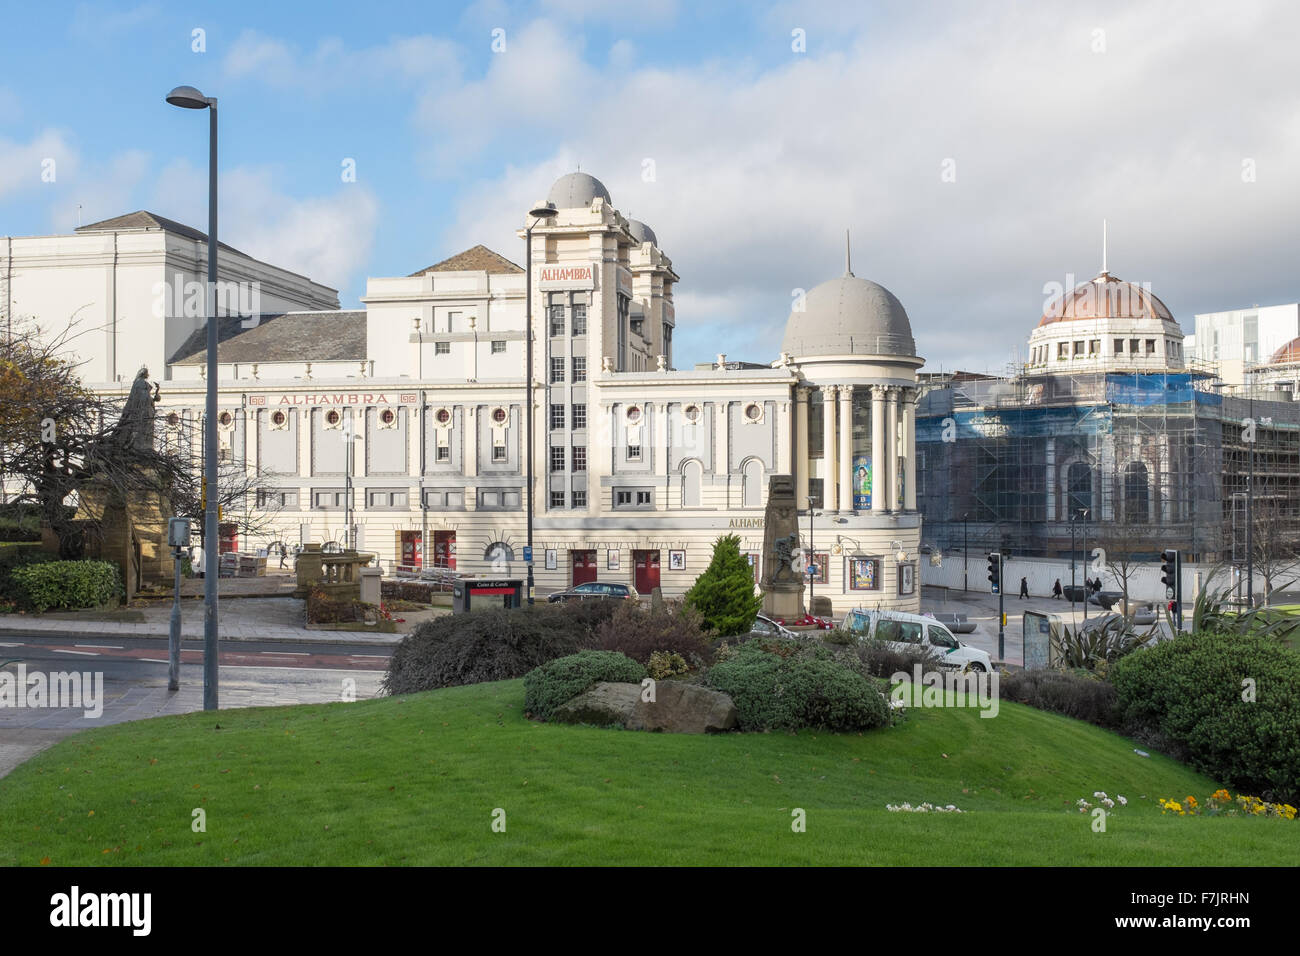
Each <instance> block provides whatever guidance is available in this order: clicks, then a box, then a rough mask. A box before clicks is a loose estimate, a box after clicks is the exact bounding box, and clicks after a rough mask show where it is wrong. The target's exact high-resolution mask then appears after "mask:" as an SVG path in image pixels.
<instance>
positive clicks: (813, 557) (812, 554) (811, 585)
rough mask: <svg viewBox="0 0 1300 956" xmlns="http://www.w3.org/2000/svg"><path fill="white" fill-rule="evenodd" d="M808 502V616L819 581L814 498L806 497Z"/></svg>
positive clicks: (810, 613)
mask: <svg viewBox="0 0 1300 956" xmlns="http://www.w3.org/2000/svg"><path fill="white" fill-rule="evenodd" d="M804 500H805V501H807V502H808V560H807V561H805V562H804V567H805V568H806V569H807V570H808V572H809V574H808V616H809V617H812V616H813V600H814V599H815V597H816V591H817V588H816V581H817V574H816V568H817V549H816V548H815V547H813V503H812V498H811V497H809V498H805V499H804Z"/></svg>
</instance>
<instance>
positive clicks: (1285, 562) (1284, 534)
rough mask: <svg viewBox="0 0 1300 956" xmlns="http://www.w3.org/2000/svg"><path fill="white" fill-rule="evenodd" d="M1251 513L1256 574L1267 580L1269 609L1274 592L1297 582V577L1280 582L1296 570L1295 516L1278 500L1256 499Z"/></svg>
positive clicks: (1266, 589) (1266, 592)
mask: <svg viewBox="0 0 1300 956" xmlns="http://www.w3.org/2000/svg"><path fill="white" fill-rule="evenodd" d="M1251 512H1252V515H1253V520H1252V523H1253V524H1254V526H1255V527H1254V547H1253V548H1252V551H1253V552H1254V553H1253V557H1254V563H1255V573H1256V574H1259V575H1262V576H1263V578H1264V604H1265V605H1267V604H1268V602H1269V597H1270V595H1272V593H1273V592H1274V591H1277V590H1281V589H1283V588H1285V587H1287V586H1288V585H1290V584H1291V583H1293V582H1294V580H1295V579H1294V577H1290V578H1288V579H1287V580H1280V579H1282V578H1284V577H1287V576H1288V574H1289V573H1290V572H1293V571H1294V570H1295V563H1296V558H1297V550H1296V544H1295V532H1294V522H1295V516H1294V512H1293V511H1288V509H1287V508H1286V507H1284V506H1283V505H1282V503H1281V502H1279V501H1278V499H1277V498H1262V497H1261V498H1257V499H1256V500H1255V501H1254V502H1252V504H1251Z"/></svg>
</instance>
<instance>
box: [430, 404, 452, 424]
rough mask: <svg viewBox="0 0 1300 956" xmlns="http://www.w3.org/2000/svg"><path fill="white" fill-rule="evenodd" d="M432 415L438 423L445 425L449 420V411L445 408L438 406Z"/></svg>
mask: <svg viewBox="0 0 1300 956" xmlns="http://www.w3.org/2000/svg"><path fill="white" fill-rule="evenodd" d="M433 417H434V418H435V419H436V420H437V422H438V424H439V425H445V424H447V423H448V422H449V421H451V412H449V411H447V409H445V408H440V409H438V411H437V412H436V413H435V414H434V416H433Z"/></svg>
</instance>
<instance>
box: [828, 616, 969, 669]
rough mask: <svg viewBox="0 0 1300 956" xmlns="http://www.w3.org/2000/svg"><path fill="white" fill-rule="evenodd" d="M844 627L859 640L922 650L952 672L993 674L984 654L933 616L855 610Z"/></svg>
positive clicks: (846, 618) (847, 617)
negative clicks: (866, 639) (864, 638)
mask: <svg viewBox="0 0 1300 956" xmlns="http://www.w3.org/2000/svg"><path fill="white" fill-rule="evenodd" d="M843 627H844V629H845V630H846V631H849V632H850V633H853V634H857V635H859V637H860V638H861V637H869V638H875V639H876V640H878V641H884V642H885V643H886V644H889V645H890V646H891V647H894V648H896V649H898V650H905V649H907V648H912V647H918V646H919V647H924V648H925V650H926V651H928V652H929V654H930V656H931V657H935V658H939V663H940V664H941V665H942V666H943V667H951V668H953V669H954V670H962V671H964V670H971V671H982V672H983V673H985V674H991V673H992V672H993V661H992V659H991V658H990V657H989V655H988V652H987V651H982V650H980V649H979V648H978V647H971V646H970V645H969V644H963V643H962V642H961V641H959V640H957V638H955V637H953V636H952V631H950V630H948V629H947V628H946V627H944V626H943V625H942V624H940V623H939V622H938V621H936V620H935V619H934V618H932V617H925V616H924V615H921V614H908V613H906V612H905V611H877V610H865V609H863V608H858V609H856V610H853V611H850V612H849V613H848V614H847V615H845V617H844V624H843Z"/></svg>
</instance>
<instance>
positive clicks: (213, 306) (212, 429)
mask: <svg viewBox="0 0 1300 956" xmlns="http://www.w3.org/2000/svg"><path fill="white" fill-rule="evenodd" d="M167 102H168V103H170V104H171V105H172V106H179V107H181V108H182V109H187V110H207V111H208V289H207V292H208V296H207V303H208V372H207V375H208V388H207V411H206V414H207V420H206V421H205V422H204V423H203V439H204V442H203V478H204V483H205V484H206V486H207V495H206V501H205V502H204V509H203V528H204V531H203V551H204V554H203V709H204V710H216V709H217V633H218V632H217V579H218V578H219V577H220V575H221V557H220V555H219V554H218V551H219V548H220V545H219V542H218V539H217V98H216V97H215V96H204V95H203V94H202V93H200V92H199V91H198V90H196V89H195V88H194V87H192V86H178V87H176V89H174V90H172V91H171V92H170V93H168V94H167Z"/></svg>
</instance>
